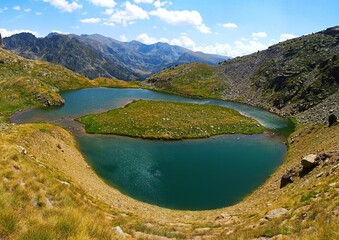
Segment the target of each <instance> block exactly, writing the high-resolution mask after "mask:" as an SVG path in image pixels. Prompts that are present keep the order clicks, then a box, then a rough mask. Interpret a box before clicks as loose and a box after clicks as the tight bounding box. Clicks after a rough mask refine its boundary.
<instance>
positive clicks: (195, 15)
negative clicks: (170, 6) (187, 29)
mask: <svg viewBox="0 0 339 240" xmlns="http://www.w3.org/2000/svg"><path fill="white" fill-rule="evenodd" d="M150 14H151V15H152V16H156V17H158V18H160V19H161V20H163V21H164V22H166V23H168V24H171V25H179V26H180V25H181V26H194V27H196V28H198V29H199V31H200V32H202V33H210V29H209V28H208V27H207V26H206V25H205V24H203V20H202V17H201V15H200V13H199V12H198V11H195V10H193V11H188V10H183V11H169V10H167V9H165V8H157V9H156V10H153V11H151V12H150Z"/></svg>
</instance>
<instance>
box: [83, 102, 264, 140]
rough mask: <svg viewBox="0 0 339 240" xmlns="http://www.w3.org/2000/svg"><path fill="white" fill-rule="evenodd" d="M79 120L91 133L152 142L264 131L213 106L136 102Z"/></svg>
mask: <svg viewBox="0 0 339 240" xmlns="http://www.w3.org/2000/svg"><path fill="white" fill-rule="evenodd" d="M77 121H79V122H81V123H83V124H85V127H86V131H87V132H88V133H105V134H117V135H125V136H132V137H141V138H150V139H173V140H175V139H185V138H203V137H209V136H213V135H220V134H234V133H238V134H257V133H262V132H263V131H264V130H265V128H264V127H263V126H261V125H260V124H259V123H258V122H257V121H256V120H253V119H251V118H248V117H245V116H243V115H241V114H240V113H239V112H237V111H235V110H233V109H229V108H225V107H221V106H214V105H200V104H192V103H179V102H164V101H144V100H141V101H134V102H132V103H130V104H128V105H127V106H125V107H124V108H119V109H113V110H111V111H108V112H105V113H101V114H93V115H87V116H84V117H81V118H78V119H77Z"/></svg>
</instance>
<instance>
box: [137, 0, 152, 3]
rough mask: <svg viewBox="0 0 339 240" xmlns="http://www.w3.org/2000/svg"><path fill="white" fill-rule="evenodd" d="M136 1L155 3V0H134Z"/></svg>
mask: <svg viewBox="0 0 339 240" xmlns="http://www.w3.org/2000/svg"><path fill="white" fill-rule="evenodd" d="M133 1H134V2H135V3H153V1H154V0H133Z"/></svg>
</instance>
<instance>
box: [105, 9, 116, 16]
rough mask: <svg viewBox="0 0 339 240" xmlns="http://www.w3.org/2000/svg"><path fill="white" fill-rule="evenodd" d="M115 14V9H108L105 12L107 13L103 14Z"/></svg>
mask: <svg viewBox="0 0 339 240" xmlns="http://www.w3.org/2000/svg"><path fill="white" fill-rule="evenodd" d="M113 13H114V9H113V8H107V9H106V10H105V12H103V14H105V15H112V14H113Z"/></svg>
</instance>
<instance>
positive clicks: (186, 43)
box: [136, 33, 195, 50]
mask: <svg viewBox="0 0 339 240" xmlns="http://www.w3.org/2000/svg"><path fill="white" fill-rule="evenodd" d="M136 40H138V41H139V42H142V43H144V44H154V43H157V42H164V43H169V44H172V45H177V46H180V47H184V48H188V49H191V50H194V48H195V42H194V41H193V40H192V39H190V38H189V37H187V36H180V37H179V38H173V39H170V40H169V39H167V38H159V39H157V38H155V37H152V36H149V35H148V34H147V33H142V34H140V35H138V36H137V38H136Z"/></svg>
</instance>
